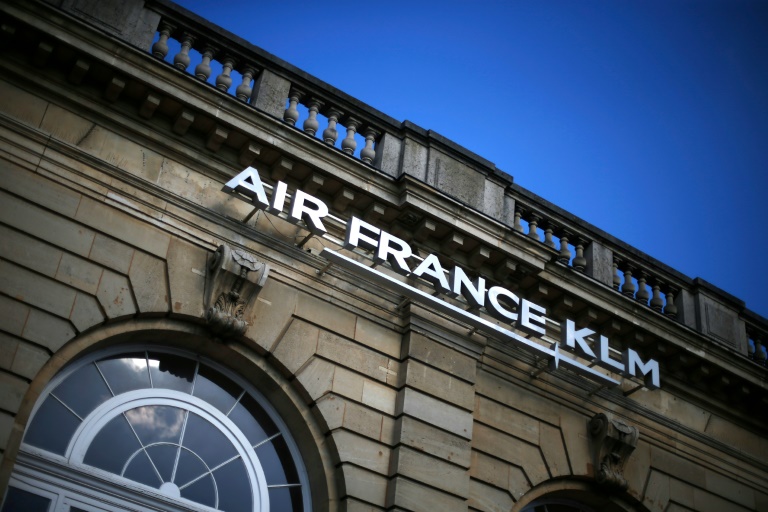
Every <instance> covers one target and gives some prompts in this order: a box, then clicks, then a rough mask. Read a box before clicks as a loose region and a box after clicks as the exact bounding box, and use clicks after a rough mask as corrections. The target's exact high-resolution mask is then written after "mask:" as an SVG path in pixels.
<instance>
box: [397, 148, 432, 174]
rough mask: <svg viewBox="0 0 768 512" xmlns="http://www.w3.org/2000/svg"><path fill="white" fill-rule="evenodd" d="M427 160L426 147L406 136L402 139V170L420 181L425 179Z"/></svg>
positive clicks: (427, 151)
mask: <svg viewBox="0 0 768 512" xmlns="http://www.w3.org/2000/svg"><path fill="white" fill-rule="evenodd" d="M428 160H429V150H428V149H427V147H426V146H424V145H422V144H420V143H419V142H416V141H415V140H414V139H411V138H408V137H406V138H405V140H404V141H403V167H402V172H403V173H404V174H408V175H410V176H413V177H414V178H416V179H419V180H421V181H426V179H427V162H428Z"/></svg>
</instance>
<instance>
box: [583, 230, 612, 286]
mask: <svg viewBox="0 0 768 512" xmlns="http://www.w3.org/2000/svg"><path fill="white" fill-rule="evenodd" d="M584 258H585V259H586V260H587V267H586V273H587V275H588V276H591V277H592V278H593V279H595V280H597V281H599V282H601V283H603V284H604V285H606V286H611V287H613V252H612V251H611V250H610V249H609V248H607V247H606V246H604V245H602V244H601V243H600V242H597V241H595V240H592V241H591V242H590V243H589V245H588V246H587V248H586V250H585V251H584Z"/></svg>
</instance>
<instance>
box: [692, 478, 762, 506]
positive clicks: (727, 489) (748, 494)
mask: <svg viewBox="0 0 768 512" xmlns="http://www.w3.org/2000/svg"><path fill="white" fill-rule="evenodd" d="M704 479H705V482H706V489H707V491H709V492H711V493H713V494H715V495H717V496H720V497H722V498H724V499H727V500H730V501H733V502H734V503H738V504H739V505H741V506H743V507H745V508H747V509H750V510H757V509H755V492H754V491H753V490H752V488H750V487H747V486H746V485H744V484H742V483H741V482H737V481H736V480H734V479H732V478H728V477H726V476H724V475H722V474H720V473H719V472H715V471H713V470H711V469H708V470H706V472H705V474H704Z"/></svg>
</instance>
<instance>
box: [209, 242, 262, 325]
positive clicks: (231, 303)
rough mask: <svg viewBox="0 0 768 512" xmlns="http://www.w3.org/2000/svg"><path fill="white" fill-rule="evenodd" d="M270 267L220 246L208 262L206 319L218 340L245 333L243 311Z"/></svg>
mask: <svg viewBox="0 0 768 512" xmlns="http://www.w3.org/2000/svg"><path fill="white" fill-rule="evenodd" d="M268 275H269V266H268V265H267V264H265V263H262V262H260V261H258V260H257V259H256V258H255V257H254V256H253V255H252V254H250V253H248V252H245V251H243V250H241V249H232V248H230V247H228V246H226V245H220V246H219V248H218V249H216V252H214V253H213V255H212V256H211V259H210V261H209V262H208V272H206V279H205V301H206V302H205V306H206V313H205V320H206V322H207V323H208V328H209V329H210V330H211V332H212V333H213V334H214V335H216V336H217V337H219V338H230V337H233V336H240V335H242V334H244V333H245V331H246V329H247V328H248V323H247V322H246V321H245V320H243V316H244V314H245V311H246V309H248V308H249V307H250V306H251V303H252V301H253V299H255V298H256V296H257V295H258V294H259V292H260V291H261V288H262V287H263V286H264V283H266V281H267V276H268Z"/></svg>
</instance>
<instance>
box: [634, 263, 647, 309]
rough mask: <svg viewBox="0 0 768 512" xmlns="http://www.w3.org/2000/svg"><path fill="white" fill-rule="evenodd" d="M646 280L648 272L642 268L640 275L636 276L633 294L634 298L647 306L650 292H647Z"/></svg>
mask: <svg viewBox="0 0 768 512" xmlns="http://www.w3.org/2000/svg"><path fill="white" fill-rule="evenodd" d="M646 281H648V274H647V273H646V272H645V271H644V270H641V271H640V277H638V278H637V293H636V294H635V300H636V301H637V302H639V303H641V304H644V305H646V306H647V305H648V299H649V298H650V296H651V294H650V293H648V287H647V286H646V285H645V283H646Z"/></svg>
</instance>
